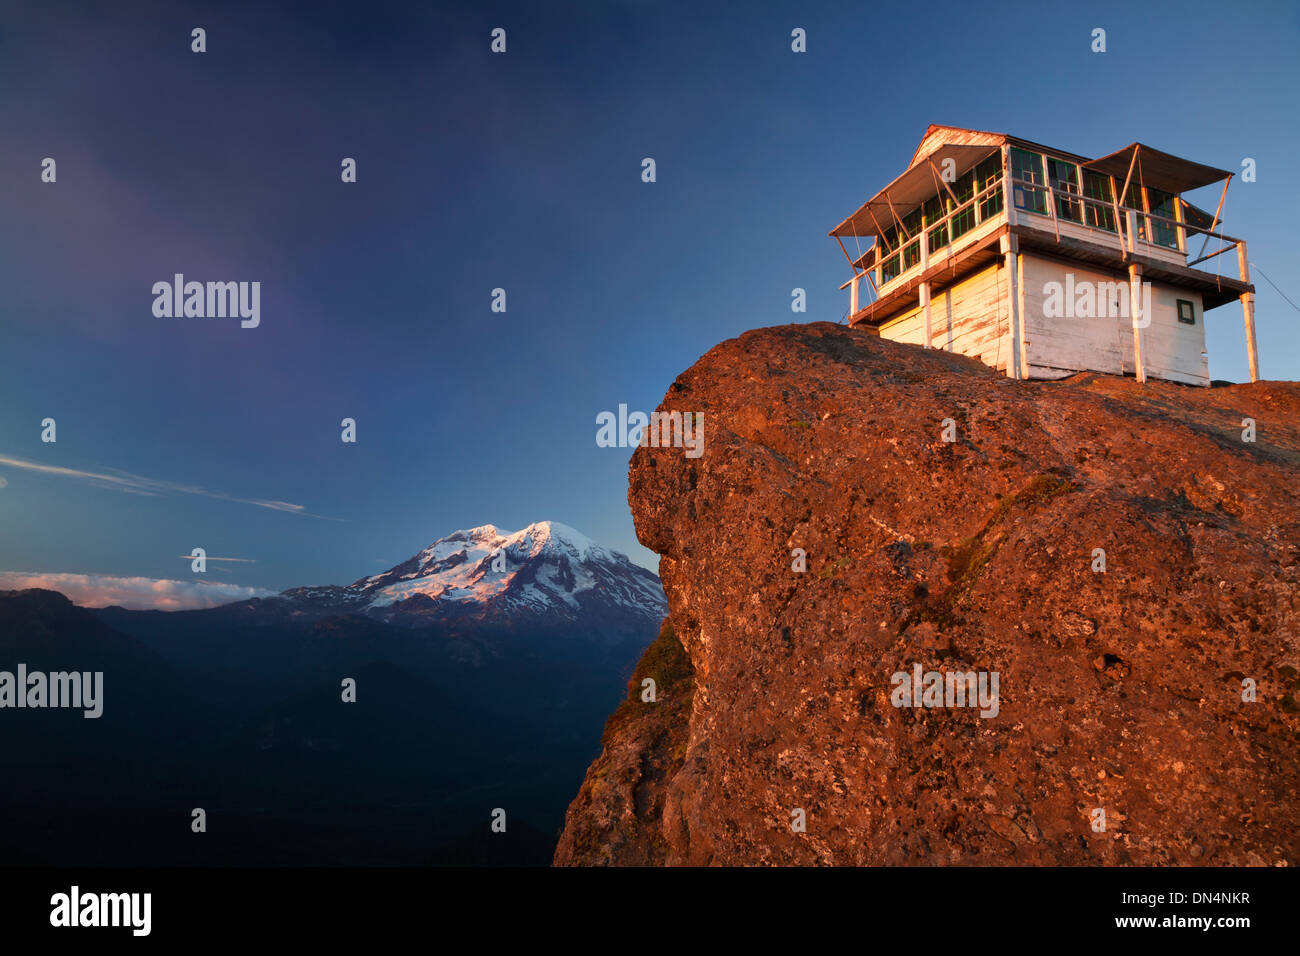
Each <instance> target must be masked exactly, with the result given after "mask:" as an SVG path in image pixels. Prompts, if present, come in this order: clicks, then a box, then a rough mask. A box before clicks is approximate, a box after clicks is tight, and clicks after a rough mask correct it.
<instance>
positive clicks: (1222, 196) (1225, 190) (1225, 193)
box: [1196, 173, 1233, 262]
mask: <svg viewBox="0 0 1300 956" xmlns="http://www.w3.org/2000/svg"><path fill="white" fill-rule="evenodd" d="M1232 176H1233V174H1232V173H1229V174H1228V178H1227V179H1225V180H1224V181H1223V192H1221V193H1219V205H1218V206H1217V207H1216V208H1215V210H1214V221H1213V222H1211V223H1210V229H1209V231H1208V232H1207V233H1206V234H1205V238H1204V239H1202V240H1201V251H1200V252H1198V253H1197V255H1198V256H1205V258H1206V259H1208V258H1210V257H1209V256H1206V255H1205V247H1206V246H1208V245H1209V244H1210V236H1211V235H1212V234H1213V232H1214V227H1215V226H1217V225H1218V224H1219V213H1221V212H1223V201H1224V200H1225V199H1227V198H1228V184H1229V183H1230V182H1232ZM1196 261H1197V262H1200V261H1201V260H1200V259H1197V260H1196Z"/></svg>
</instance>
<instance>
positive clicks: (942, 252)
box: [840, 176, 1250, 317]
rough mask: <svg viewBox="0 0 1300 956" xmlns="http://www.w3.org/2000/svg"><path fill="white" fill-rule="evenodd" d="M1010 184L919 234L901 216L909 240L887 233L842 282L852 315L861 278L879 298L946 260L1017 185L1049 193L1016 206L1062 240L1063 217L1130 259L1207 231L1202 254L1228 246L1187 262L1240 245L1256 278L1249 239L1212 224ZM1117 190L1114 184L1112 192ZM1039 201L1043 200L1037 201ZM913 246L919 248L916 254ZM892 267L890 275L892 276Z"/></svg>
mask: <svg viewBox="0 0 1300 956" xmlns="http://www.w3.org/2000/svg"><path fill="white" fill-rule="evenodd" d="M1008 183H1009V184H1010V187H1011V188H1009V189H1008V188H1006V184H1004V182H1003V179H1002V177H998V178H997V179H996V180H994V181H993V182H991V183H989V184H988V185H986V186H985V187H984V188H983V189H981V190H979V191H978V192H976V193H975V194H974V195H973V196H971V198H970V199H968V200H966V201H965V202H963V203H962V204H961V205H959V206H956V207H955V208H954V209H952V210H951V211H950V212H948V213H947V214H946V215H944V216H943V217H941V218H939V219H937V220H935V221H934V222H924V221H923V223H922V225H921V226H920V228H919V229H918V231H917V232H916V233H915V234H914V235H913V234H909V233H908V232H907V230H906V228H904V227H903V224H902V222H901V221H897V222H896V226H897V228H898V231H899V232H901V233H902V235H903V236H904V239H903V241H902V242H900V243H898V244H897V245H895V246H893V247H891V248H885V247H884V245H883V241H884V240H883V238H880V239H878V240H877V242H876V245H875V246H874V248H872V249H869V250H867V252H865V253H863V254H862V255H861V256H859V257H858V258H857V259H856V260H854V261H853V268H854V270H855V275H854V276H853V278H852V279H849V280H848V281H847V282H845V283H844V284H843V285H841V286H840V289H841V290H843V289H846V288H848V289H849V290H850V294H849V315H850V317H852V316H853V315H855V314H856V313H857V312H858V311H860V310H859V307H858V293H859V284H858V283H859V280H861V279H863V278H865V279H867V280H868V281H869V282H870V283H871V288H872V291H873V292H874V294H875V297H879V296H880V295H881V294H882V292H883V290H884V288H885V286H887V285H888V284H889V283H891V282H893V281H895V280H897V279H898V278H900V277H901V276H903V275H906V274H907V272H908V271H909V270H911V269H912V268H914V267H915V266H917V265H920V266H921V267H922V271H924V270H925V268H926V267H927V266H928V265H930V264H931V259H932V258H939V259H942V258H945V257H946V256H950V255H951V254H952V251H953V248H954V246H960V245H962V242H961V239H962V238H963V237H964V236H966V235H968V234H969V233H971V232H974V231H975V230H976V229H978V228H979V227H980V225H981V224H982V223H983V222H984V221H985V220H986V218H994V217H997V216H1002V215H1006V214H1007V208H1006V207H1007V202H1008V201H1010V202H1011V203H1013V204H1014V202H1015V197H1016V191H1017V190H1019V191H1020V192H1022V193H1024V194H1025V195H1027V196H1028V195H1041V196H1043V198H1044V203H1043V204H1044V205H1045V206H1046V207H1047V208H1046V209H1045V210H1044V211H1042V212H1039V211H1038V210H1037V209H1036V208H1028V207H1027V206H1015V208H1016V210H1017V211H1018V212H1019V213H1025V214H1028V215H1030V216H1044V217H1047V218H1049V219H1050V220H1051V222H1052V229H1053V231H1054V232H1055V234H1056V239H1057V241H1058V242H1059V241H1060V238H1061V222H1062V221H1065V222H1069V223H1070V224H1071V225H1074V226H1081V227H1083V228H1085V229H1089V230H1092V231H1094V232H1096V233H1099V234H1102V235H1105V236H1110V237H1113V238H1114V241H1115V245H1116V246H1118V248H1119V249H1120V251H1121V253H1122V254H1123V255H1124V257H1125V258H1127V257H1128V256H1130V255H1133V254H1136V253H1137V252H1138V251H1139V249H1140V246H1149V247H1152V248H1155V249H1166V250H1170V251H1173V252H1178V253H1181V254H1182V255H1183V256H1184V257H1185V258H1187V257H1190V255H1191V253H1190V252H1188V250H1187V238H1188V236H1189V235H1203V236H1205V237H1206V243H1203V244H1202V246H1201V253H1204V251H1205V245H1206V244H1208V242H1209V240H1210V239H1218V240H1219V241H1221V242H1223V243H1224V245H1223V246H1222V247H1221V248H1219V249H1216V250H1214V251H1213V252H1211V253H1209V254H1208V255H1201V254H1198V257H1197V258H1196V259H1190V261H1187V262H1186V265H1187V266H1188V267H1191V266H1195V265H1197V264H1198V263H1201V262H1205V261H1206V260H1208V259H1213V258H1214V257H1215V256H1218V255H1222V254H1223V253H1225V252H1228V251H1229V250H1232V249H1235V250H1237V260H1238V271H1239V273H1240V278H1241V281H1243V282H1249V281H1250V272H1249V267H1248V265H1247V264H1246V243H1245V241H1244V240H1241V239H1236V238H1234V237H1232V236H1227V235H1224V234H1222V233H1219V232H1214V231H1213V230H1212V229H1202V228H1199V227H1197V226H1193V225H1190V224H1189V223H1187V222H1184V221H1182V220H1180V219H1177V218H1172V217H1169V216H1162V215H1160V214H1159V213H1153V212H1147V211H1146V210H1144V209H1135V208H1133V207H1131V206H1123V205H1120V203H1119V202H1118V201H1117V200H1115V199H1113V198H1112V199H1099V198H1097V197H1095V196H1084V195H1081V194H1079V193H1075V192H1071V191H1069V190H1062V189H1057V188H1056V187H1055V186H1052V185H1049V184H1045V183H1036V182H1031V181H1028V180H1023V179H1017V178H1016V177H1014V176H1012V177H1009V179H1008ZM1113 189H1114V187H1113V186H1112V192H1113ZM995 195H996V196H998V197H999V199H1000V200H1001V204H1000V205H999V206H998V208H997V209H996V210H995V211H993V212H992V213H991V214H990V216H989V217H985V216H984V215H983V214H982V213H981V207H982V206H984V205H986V204H988V203H989V202H990V201H991V200H992V197H993V196H995ZM1058 201H1059V202H1060V204H1061V206H1063V207H1064V208H1066V209H1077V210H1078V218H1075V216H1074V215H1068V216H1066V217H1065V219H1064V220H1062V218H1061V217H1060V216H1059V214H1058ZM1035 205H1037V204H1036V203H1035ZM967 213H970V214H971V216H972V218H973V222H972V224H971V226H970V227H969V228H968V229H964V230H963V231H962V234H961V236H953V234H952V224H953V221H954V220H956V219H958V218H960V217H963V216H965V215H966V214H967ZM1139 224H1140V225H1139ZM1157 226H1158V227H1161V228H1164V229H1166V230H1168V231H1167V232H1166V233H1165V235H1166V236H1168V237H1169V239H1170V240H1171V242H1157V241H1155V239H1154V237H1155V227H1157ZM941 231H942V232H943V234H944V235H945V237H946V239H945V241H944V242H942V243H938V244H936V245H935V246H933V247H932V246H931V245H930V236H931V235H932V234H934V233H939V232H941ZM913 248H915V252H914V253H913V251H912V250H913ZM913 255H914V256H915V258H914V259H913V258H912V256H913ZM873 256H874V259H873V261H872V262H871V263H870V264H869V265H868V262H867V260H868V259H872V257H873ZM905 259H912V261H910V262H906V264H904V260H905ZM887 272H888V278H886V273H887Z"/></svg>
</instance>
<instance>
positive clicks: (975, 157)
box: [830, 143, 1002, 238]
mask: <svg viewBox="0 0 1300 956" xmlns="http://www.w3.org/2000/svg"><path fill="white" fill-rule="evenodd" d="M1001 148H1002V147H1001V146H989V145H983V146H969V145H958V144H956V143H945V144H943V145H942V146H940V147H939V148H938V149H936V150H935V151H934V152H933V153H931V154H930V155H929V156H927V157H926V158H925V159H923V160H921V161H920V162H919V163H917V164H916V165H915V166H912V167H910V168H909V169H908V170H907V171H906V172H904V173H903V174H902V175H901V176H899V177H898V178H897V179H895V180H894V181H893V182H892V183H890V184H889V185H888V186H886V187H885V188H884V189H882V190H880V192H878V193H876V194H875V195H874V196H872V197H871V198H870V199H868V200H867V201H866V202H864V203H863V204H862V205H861V207H859V209H858V211H857V212H855V213H854V214H853V215H851V216H849V218H848V219H845V220H844V221H843V222H842V223H840V224H839V225H838V226H836V227H835V228H834V229H832V230H831V231H830V235H832V236H835V237H837V238H841V237H847V236H856V237H858V238H868V237H873V236H874V237H879V236H880V234H881V232H882V230H884V229H888V228H889V227H890V226H891V225H893V222H894V216H898V218H900V219H901V218H903V217H904V216H906V215H907V214H908V213H909V212H911V211H912V210H914V209H916V207H917V206H919V205H921V203H923V202H925V201H926V200H927V199H930V198H931V197H933V196H934V195H935V191H936V190H939V191H942V190H943V183H942V182H941V181H940V179H939V173H940V172H942V171H943V164H944V161H945V160H948V159H951V160H952V161H953V163H954V165H955V175H957V176H962V175H964V174H965V173H966V172H967V171H968V170H970V169H971V168H972V167H974V166H975V165H976V164H977V163H979V162H980V161H981V160H983V159H985V158H987V157H989V156H992V155H993V154H994V153H996V152H997V151H998V150H999V149H1001ZM931 163H933V164H934V165H933V166H931ZM936 169H937V170H938V171H939V172H936V171H935V170H936Z"/></svg>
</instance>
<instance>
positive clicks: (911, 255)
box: [903, 239, 921, 272]
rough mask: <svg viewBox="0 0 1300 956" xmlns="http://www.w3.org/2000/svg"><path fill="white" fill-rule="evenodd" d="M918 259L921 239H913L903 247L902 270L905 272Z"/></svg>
mask: <svg viewBox="0 0 1300 956" xmlns="http://www.w3.org/2000/svg"><path fill="white" fill-rule="evenodd" d="M920 261H921V240H920V239H913V240H912V241H911V243H909V244H908V245H906V246H904V247H903V271H904V272H906V271H907V270H908V269H910V268H912V266H914V265H916V264H917V263H918V262H920Z"/></svg>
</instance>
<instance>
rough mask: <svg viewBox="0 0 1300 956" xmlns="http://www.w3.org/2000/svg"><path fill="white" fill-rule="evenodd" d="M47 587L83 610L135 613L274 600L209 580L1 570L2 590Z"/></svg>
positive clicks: (255, 591)
mask: <svg viewBox="0 0 1300 956" xmlns="http://www.w3.org/2000/svg"><path fill="white" fill-rule="evenodd" d="M25 588H45V589H47V590H50V591H59V592H61V593H62V594H65V595H67V597H68V599H69V600H71V601H72V603H73V604H80V605H81V606H82V607H108V606H109V605H112V604H120V605H121V606H122V607H125V608H130V609H131V610H133V611H147V610H159V611H190V610H195V609H199V608H208V607H216V606H217V605H218V604H230V603H231V602H232V601H246V600H248V599H249V598H255V597H271V596H272V595H274V594H275V593H276V592H274V591H268V590H266V589H265V588H250V587H241V586H239V585H237V584H220V583H209V582H206V581H171V580H168V579H166V578H122V577H116V576H114V575H111V574H41V573H35V572H28V571H0V591H9V590H12V591H21V590H23V589H25Z"/></svg>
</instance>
